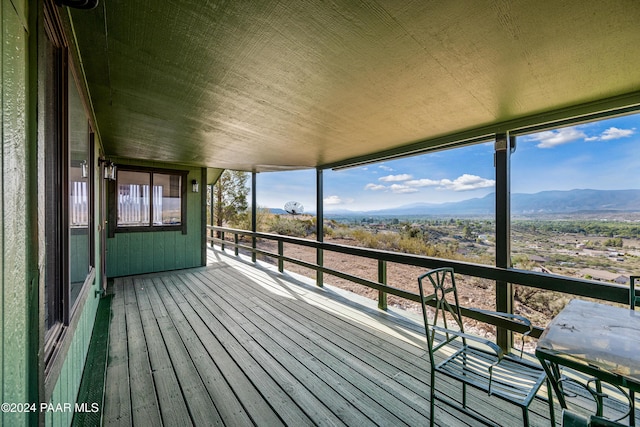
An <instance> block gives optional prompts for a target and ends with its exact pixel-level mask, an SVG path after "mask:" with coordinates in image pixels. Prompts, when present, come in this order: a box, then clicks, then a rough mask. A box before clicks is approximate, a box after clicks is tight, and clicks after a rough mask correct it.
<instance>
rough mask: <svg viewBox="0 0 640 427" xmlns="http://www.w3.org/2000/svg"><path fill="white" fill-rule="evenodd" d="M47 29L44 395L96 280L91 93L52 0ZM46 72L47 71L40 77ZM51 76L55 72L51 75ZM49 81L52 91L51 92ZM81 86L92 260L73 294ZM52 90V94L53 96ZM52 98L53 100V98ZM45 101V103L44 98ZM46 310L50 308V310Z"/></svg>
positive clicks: (42, 178) (42, 40)
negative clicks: (74, 169) (74, 125)
mask: <svg viewBox="0 0 640 427" xmlns="http://www.w3.org/2000/svg"><path fill="white" fill-rule="evenodd" d="M42 14H43V15H42V16H43V20H42V24H41V26H42V27H41V29H42V30H43V31H42V32H41V33H40V34H41V35H40V36H39V37H38V42H37V43H38V49H39V50H41V49H42V50H46V48H45V44H47V43H48V44H51V47H52V49H53V51H52V53H53V57H52V59H53V61H52V63H49V62H47V61H46V60H45V61H43V62H42V64H43V65H42V67H40V66H39V67H38V81H39V84H38V90H39V91H41V92H42V93H43V94H44V97H43V98H39V100H38V104H39V108H40V109H41V112H39V113H38V121H39V122H40V121H41V122H42V123H43V124H42V126H43V127H42V128H40V125H39V129H40V130H41V131H42V133H43V134H44V135H49V136H48V137H45V138H44V139H43V138H41V137H39V138H38V146H39V147H38V153H39V154H38V155H39V156H42V157H43V159H44V161H43V164H42V166H43V169H42V172H41V173H40V172H39V177H38V180H39V182H41V185H42V186H43V187H42V188H43V189H44V190H45V194H46V197H44V198H43V199H41V202H42V203H43V205H44V210H43V212H42V215H43V216H44V218H43V219H42V227H43V232H42V233H43V234H42V236H43V241H42V245H41V246H40V250H43V251H44V253H45V254H46V255H45V256H44V259H43V263H44V264H43V266H42V268H43V269H44V271H45V274H43V275H42V279H41V282H40V283H41V287H42V292H43V294H44V298H42V301H41V303H40V306H39V310H40V311H41V315H40V319H41V325H42V328H41V330H42V332H41V337H40V345H41V352H42V364H41V365H40V366H41V369H42V371H41V383H40V386H41V387H43V389H44V392H45V394H44V395H45V400H46V401H48V400H49V399H50V398H51V395H52V392H53V387H54V386H55V384H56V381H57V379H58V377H59V375H60V373H61V371H62V365H63V363H64V361H65V358H66V355H67V353H68V351H69V348H70V347H71V341H72V339H73V336H74V333H75V331H76V328H77V326H78V323H79V321H80V317H81V313H82V311H83V308H84V305H85V303H86V301H87V298H88V296H89V294H90V289H91V287H92V286H93V284H94V283H95V280H96V269H95V255H96V253H95V248H94V246H95V241H96V240H95V239H96V236H95V206H94V204H95V203H94V202H95V195H96V191H97V190H96V185H98V183H97V182H96V180H95V177H96V172H95V150H96V146H95V144H96V142H95V134H94V129H95V127H94V124H93V122H92V120H91V115H90V114H89V113H88V107H87V104H86V98H85V96H86V93H85V91H84V90H83V89H84V88H83V86H82V80H81V79H79V78H78V74H77V72H76V68H75V66H74V57H73V55H72V51H71V49H70V48H69V44H68V40H67V38H66V36H65V34H64V32H63V30H62V27H63V24H62V22H61V18H60V16H59V14H58V7H57V6H56V5H55V4H54V3H53V2H51V1H45V2H44V3H43V8H42ZM41 77H43V78H42V79H41ZM49 77H51V78H49ZM47 85H51V88H53V91H52V92H51V93H49V89H48V86H47ZM72 85H73V87H75V89H76V90H77V92H78V94H79V96H80V101H81V104H82V110H83V119H84V120H86V123H87V133H86V135H85V136H84V137H86V144H87V148H88V152H87V155H88V158H87V163H88V164H87V169H88V176H87V177H86V179H87V183H88V194H87V197H88V198H89V200H88V206H87V208H88V210H87V215H88V224H87V228H88V231H87V235H88V249H89V254H88V256H89V260H88V261H89V262H88V270H87V274H86V276H85V277H84V279H83V281H82V285H81V287H80V289H79V291H78V293H77V295H76V297H75V299H73V300H72V298H71V283H70V280H71V263H72V262H74V260H73V258H72V256H71V253H70V250H71V249H70V247H71V245H70V242H71V236H72V234H74V231H73V229H72V227H71V224H70V209H71V208H70V205H69V201H70V184H69V177H70V173H71V171H70V168H71V159H70V149H71V148H70V144H71V142H70V131H71V129H70V124H69V114H70V112H69V103H70V101H69V99H70V94H69V91H70V89H71V87H72ZM49 96H51V98H48V97H49ZM50 101H51V103H49V102H50ZM41 103H42V104H41ZM45 313H46V314H45Z"/></svg>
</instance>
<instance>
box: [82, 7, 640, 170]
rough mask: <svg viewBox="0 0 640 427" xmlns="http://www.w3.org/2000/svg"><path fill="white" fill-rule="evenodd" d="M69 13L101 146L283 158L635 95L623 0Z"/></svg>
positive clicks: (210, 159)
mask: <svg viewBox="0 0 640 427" xmlns="http://www.w3.org/2000/svg"><path fill="white" fill-rule="evenodd" d="M69 13H70V16H71V20H72V24H73V29H74V32H75V37H76V39H77V43H78V46H79V49H80V52H81V57H82V66H83V67H84V70H85V72H86V78H87V83H88V87H89V90H90V93H91V100H92V104H93V106H94V109H95V113H96V118H97V124H98V127H99V132H100V135H101V137H102V140H103V143H104V147H105V150H106V151H107V154H109V155H115V156H124V157H130V158H140V159H150V160H161V161H171V162H179V163H186V164H194V165H201V166H209V167H217V168H233V169H242V170H257V171H263V170H280V169H287V168H295V169H299V168H305V167H316V166H322V165H331V164H337V163H340V162H344V161H345V160H348V159H354V158H360V157H361V156H369V155H372V154H374V153H378V152H383V151H385V150H395V149H398V148H400V147H403V146H406V145H410V144H415V143H417V142H420V143H421V144H423V145H424V146H429V145H430V144H432V143H435V142H437V141H438V140H435V138H437V137H441V136H446V135H452V134H459V133H461V132H465V131H468V130H473V129H483V130H486V129H489V130H491V129H498V128H499V127H500V126H504V123H505V122H510V121H514V120H520V119H524V121H522V122H519V123H526V122H527V120H529V121H533V120H535V121H538V120H542V121H544V120H545V117H551V116H550V113H552V112H554V111H557V110H561V111H564V112H562V113H561V115H567V116H568V115H571V114H575V113H576V111H577V112H583V111H586V109H588V108H586V109H585V108H579V109H578V110H571V109H569V110H564V109H567V108H569V107H573V106H580V105H583V104H588V103H593V102H595V101H599V100H606V99H609V98H616V97H617V98H616V99H619V100H620V101H614V102H613V103H608V104H607V105H609V106H616V107H617V106H626V105H629V103H632V104H633V103H634V102H635V103H640V50H639V49H638V46H640V30H639V27H638V22H640V2H638V1H636V0H613V1H606V2H604V1H601V0H581V1H563V2H558V1H556V0H543V1H536V2H535V4H534V3H532V2H528V1H507V0H474V1H438V2H425V1H423V0H415V1H409V0H407V1H396V0H378V1H366V2H365V1H353V0H333V1H326V2H325V1H323V2H320V1H284V0H279V1H278V0H263V1H251V2H247V1H232V0H229V1H187V0H173V1H163V2H158V1H155V0H144V1H135V2H132V1H126V0H103V1H101V2H100V5H99V6H98V8H96V9H94V10H92V11H80V10H73V11H70V12H69ZM616 104H620V105H616ZM553 117H554V118H557V117H558V116H557V115H555V116H553ZM527 118H530V119H527ZM480 132H481V131H480V130H478V131H476V132H475V133H480ZM472 133H473V132H472ZM431 140H434V142H431ZM421 141H422V142H421Z"/></svg>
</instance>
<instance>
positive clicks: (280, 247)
mask: <svg viewBox="0 0 640 427" xmlns="http://www.w3.org/2000/svg"><path fill="white" fill-rule="evenodd" d="M283 256H284V242H283V241H282V240H278V271H279V272H280V273H283V272H284V259H283V258H282V257H283Z"/></svg>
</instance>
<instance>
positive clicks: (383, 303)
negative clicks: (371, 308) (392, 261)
mask: <svg viewBox="0 0 640 427" xmlns="http://www.w3.org/2000/svg"><path fill="white" fill-rule="evenodd" d="M378 282H379V283H382V284H383V285H386V284H387V261H384V260H381V259H379V260H378ZM378 308H379V309H380V310H385V311H386V310H387V293H386V292H384V291H378Z"/></svg>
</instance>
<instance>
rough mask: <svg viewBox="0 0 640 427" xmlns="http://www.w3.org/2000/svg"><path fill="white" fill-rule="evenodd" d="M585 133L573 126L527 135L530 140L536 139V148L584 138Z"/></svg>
mask: <svg viewBox="0 0 640 427" xmlns="http://www.w3.org/2000/svg"><path fill="white" fill-rule="evenodd" d="M586 137H587V135H586V134H585V133H584V132H583V131H581V130H580V129H578V128H577V127H575V126H572V127H568V128H563V129H558V130H548V131H544V132H540V133H537V134H535V135H531V136H529V137H527V139H528V140H530V141H538V142H539V143H538V145H536V147H538V148H552V147H555V146H557V145H562V144H566V143H568V142H572V141H575V140H578V139H583V138H586Z"/></svg>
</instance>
